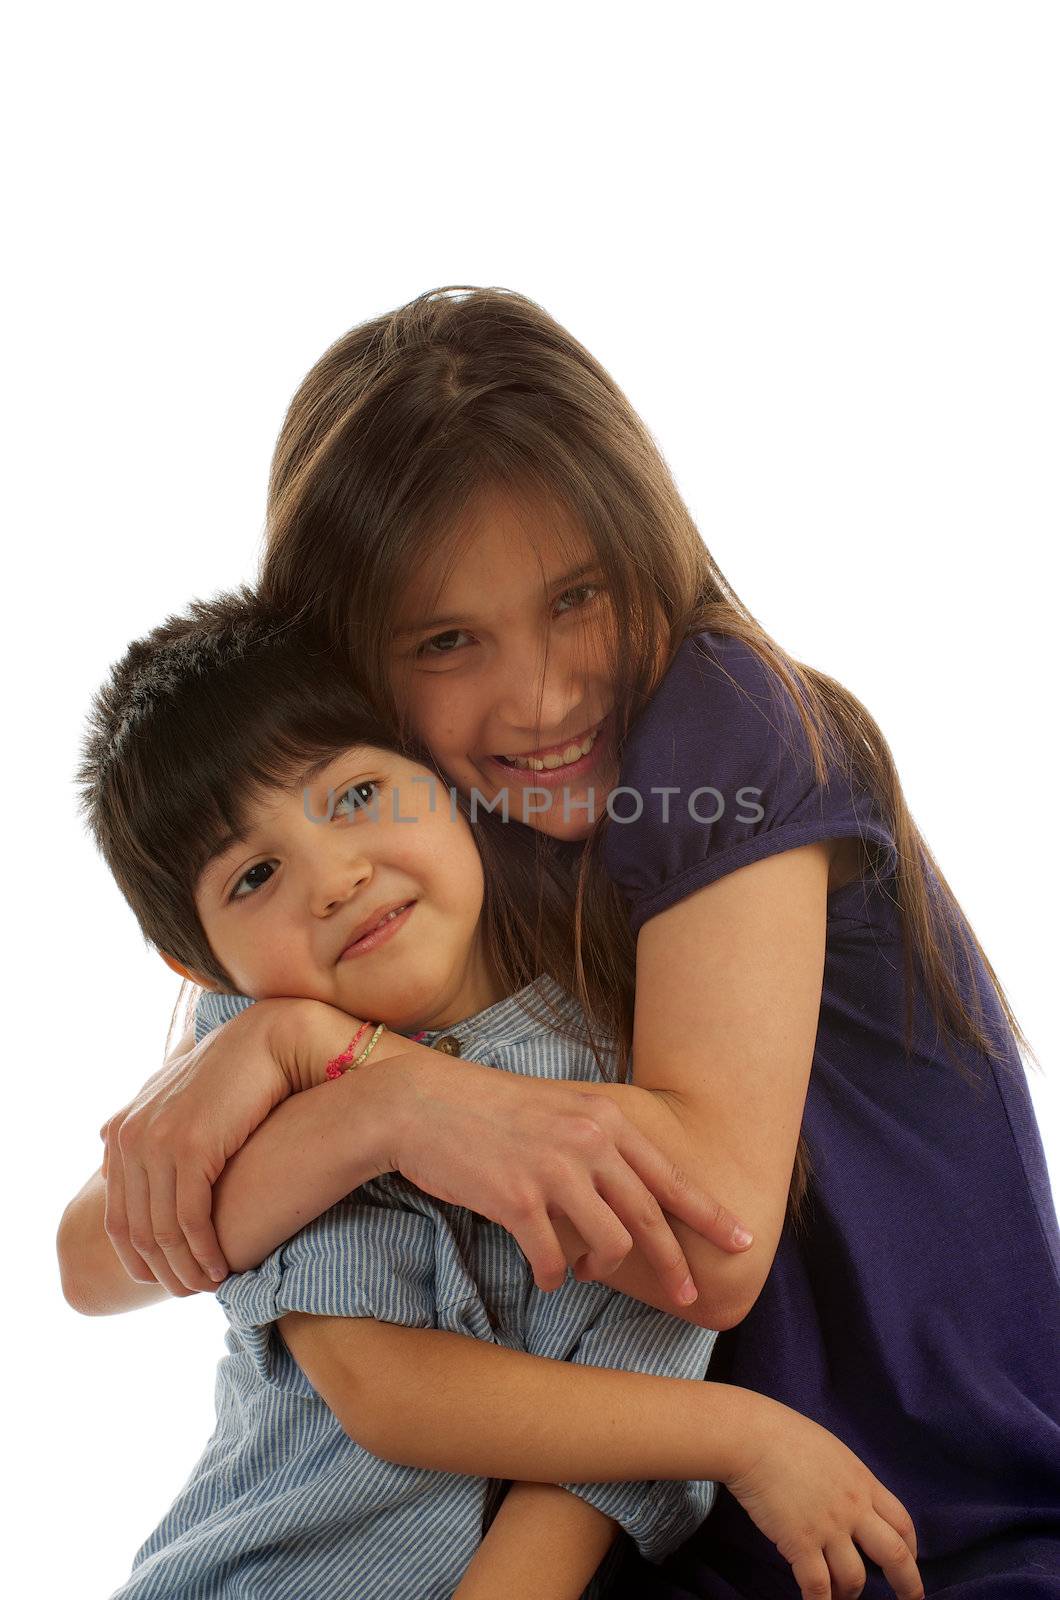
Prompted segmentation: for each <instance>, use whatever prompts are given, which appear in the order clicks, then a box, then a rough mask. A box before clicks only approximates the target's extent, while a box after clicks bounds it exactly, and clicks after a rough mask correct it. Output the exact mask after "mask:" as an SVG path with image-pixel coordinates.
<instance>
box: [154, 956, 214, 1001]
mask: <svg viewBox="0 0 1060 1600" xmlns="http://www.w3.org/2000/svg"><path fill="white" fill-rule="evenodd" d="M158 953H159V955H160V956H161V957H162V960H163V961H164V962H165V964H166V966H167V967H169V968H170V969H171V971H173V972H176V973H179V975H180V976H181V977H182V978H187V980H188V982H189V983H197V984H198V985H199V988H200V989H213V990H216V991H217V993H220V990H218V988H217V985H216V983H214V981H213V979H212V978H204V977H203V976H202V974H201V973H199V972H194V971H193V970H192V968H191V967H184V966H181V964H180V962H179V961H178V960H177V959H176V957H175V956H167V955H166V952H165V951H164V950H160V951H159V952H158Z"/></svg>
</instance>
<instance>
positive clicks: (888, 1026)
mask: <svg viewBox="0 0 1060 1600" xmlns="http://www.w3.org/2000/svg"><path fill="white" fill-rule="evenodd" d="M830 776H832V780H833V781H831V782H830V783H829V784H828V786H827V787H826V788H822V787H821V786H819V785H817V784H816V782H815V779H814V774H813V772H812V769H811V767H810V757H809V751H808V745H807V743H806V740H805V735H804V733H803V730H802V725H801V723H800V721H799V719H798V714H797V712H796V711H795V709H794V703H793V702H792V700H791V699H790V697H789V696H788V695H787V694H786V692H785V691H784V690H783V688H782V687H780V686H779V685H777V684H776V683H775V680H774V679H773V677H772V675H771V674H770V673H769V672H768V671H767V670H766V669H765V668H764V667H763V666H762V665H761V664H760V662H759V661H758V659H757V657H756V656H755V655H754V654H753V652H752V651H751V650H750V649H749V648H748V647H747V646H746V645H744V644H742V643H740V642H738V641H735V640H731V639H725V638H722V637H720V636H718V635H715V634H710V633H701V634H698V635H695V636H693V637H692V638H689V639H687V640H686V641H685V643H684V644H683V645H682V647H681V649H680V650H679V651H678V653H677V655H676V657H675V660H674V662H673V664H672V665H671V667H670V670H669V672H668V673H667V675H666V677H665V679H664V680H663V682H662V683H661V685H660V686H659V688H658V689H657V691H656V693H655V695H654V696H653V697H652V699H651V701H650V702H649V704H648V705H647V706H646V708H645V709H644V710H643V711H642V712H641V714H640V716H639V718H638V719H637V721H636V723H635V724H634V726H633V728H632V729H631V732H630V736H629V738H628V740H627V743H626V748H625V750H624V752H623V763H622V777H621V782H622V785H624V786H628V788H629V789H630V790H631V791H633V792H632V793H629V794H625V795H622V794H619V795H616V796H614V797H613V800H612V806H613V812H614V814H615V815H616V816H618V815H623V814H626V815H629V816H631V817H635V820H632V821H629V822H626V823H619V822H614V821H613V822H612V823H611V825H610V826H609V828H608V831H607V835H606V839H605V842H604V865H605V867H606V870H607V871H608V873H609V875H610V876H611V877H612V878H613V880H614V881H615V883H616V884H617V885H618V887H619V888H620V890H621V891H622V893H623V895H624V896H625V898H626V900H627V902H628V905H629V909H630V917H631V923H632V927H633V930H634V932H637V931H638V930H639V929H640V927H641V926H642V924H643V923H644V922H646V921H647V919H648V918H649V917H652V916H654V915H655V914H656V913H657V912H659V911H662V910H664V909H665V908H666V907H667V906H671V905H673V904H675V903H676V902H677V901H679V900H681V899H682V898H683V897H684V896H685V895H688V894H691V893H692V892H693V891H694V890H695V889H698V888H701V887H702V886H703V885H704V884H708V883H711V882H713V881H714V879H716V878H720V877H723V876H724V875H725V874H726V873H728V872H733V871H735V870H736V869H737V868H738V867H742V866H746V865H747V863H749V862H751V861H758V860H760V859H762V858H763V857H765V856H770V855H774V854H777V853H778V852H780V851H782V850H791V849H794V848H796V847H797V846H799V845H803V844H807V843H810V842H811V841H813V840H820V839H832V838H839V837H844V836H846V837H851V836H852V837H860V838H861V839H863V840H864V841H865V843H866V845H867V846H868V850H869V853H870V855H871V856H872V858H873V861H874V866H875V875H873V874H869V875H868V876H866V877H865V878H862V879H856V880H855V881H854V882H852V883H849V884H847V885H845V886H844V887H842V888H840V889H838V890H836V891H835V892H833V893H832V894H830V895H829V896H828V902H827V947H826V958H825V969H824V988H823V994H822V1001H821V1014H820V1024H819V1029H818V1033H817V1042H816V1047H815V1051H814V1059H813V1070H812V1072H811V1075H810V1084H809V1092H808V1096H807V1101H806V1111H805V1117H804V1121H803V1133H804V1134H805V1137H806V1140H807V1143H808V1146H809V1154H810V1160H811V1163H812V1169H813V1178H812V1182H811V1188H810V1194H809V1201H808V1211H807V1216H808V1226H807V1227H806V1228H805V1230H804V1231H803V1232H802V1234H801V1235H799V1234H795V1233H793V1232H792V1230H791V1229H790V1227H788V1226H787V1225H785V1228H784V1231H783V1233H782V1236H781V1240H780V1245H779V1248H778V1250H777V1255H776V1259H775V1262H774V1265H773V1268H772V1270H771V1272H770V1274H769V1277H768V1279H767V1281H766V1284H765V1287H764V1288H763V1290H762V1293H761V1295H760V1296H759V1298H758V1300H757V1302H756V1303H755V1305H754V1307H753V1309H752V1310H751V1312H750V1314H749V1315H748V1316H747V1317H746V1319H745V1320H744V1321H743V1322H742V1323H741V1324H740V1325H739V1326H738V1327H737V1328H734V1329H733V1330H731V1331H730V1332H729V1333H726V1334H723V1335H722V1336H721V1337H720V1338H719V1341H718V1345H717V1351H716V1355H715V1358H714V1360H713V1362H712V1364H711V1373H710V1376H711V1377H712V1378H715V1379H717V1378H722V1379H727V1380H729V1381H730V1382H733V1383H738V1384H740V1385H743V1386H745V1387H747V1388H750V1389H755V1390H758V1391H759V1392H760V1393H763V1394H768V1395H772V1396H774V1397H775V1398H776V1399H778V1400H782V1401H783V1402H784V1403H785V1404H786V1405H789V1406H792V1407H794V1409H795V1410H797V1411H800V1412H802V1413H803V1415H804V1416H808V1417H812V1418H813V1419H814V1420H815V1421H817V1422H819V1423H821V1424H822V1425H823V1426H824V1427H826V1428H829V1429H830V1430H831V1431H832V1432H833V1433H834V1434H836V1435H837V1436H838V1437H839V1438H840V1439H842V1440H843V1441H844V1443H845V1444H847V1445H848V1446H849V1447H850V1448H851V1449H852V1450H854V1451H855V1452H856V1453H857V1454H858V1455H859V1456H860V1457H861V1458H862V1460H863V1461H864V1462H865V1463H866V1465H867V1466H869V1467H870V1468H871V1470H872V1471H873V1472H874V1473H875V1474H876V1475H877V1477H879V1478H880V1479H881V1480H882V1481H883V1482H884V1483H885V1484H886V1485H887V1486H888V1487H889V1488H890V1489H891V1490H892V1491H893V1492H894V1493H895V1494H897V1495H898V1497H899V1499H900V1500H902V1501H903V1503H904V1504H905V1506H906V1507H907V1509H908V1510H909V1512H910V1514H911V1516H912V1517H913V1521H914V1523H915V1525H916V1529H917V1536H918V1540H919V1561H920V1570H921V1573H922V1575H923V1578H924V1582H925V1586H926V1589H927V1592H928V1594H929V1595H931V1596H939V1597H943V1596H945V1597H947V1600H957V1597H960V1600H1032V1597H1033V1600H1045V1597H1046V1596H1051V1597H1054V1600H1055V1597H1057V1596H1060V1235H1058V1230H1057V1221H1056V1214H1055V1211H1054V1208H1053V1204H1052V1199H1051V1196H1050V1192H1049V1184H1048V1178H1047V1173H1046V1167H1045V1159H1044V1155H1043V1151H1042V1145H1041V1140H1040V1137H1039V1134H1038V1129H1037V1125H1036V1123H1035V1120H1034V1113H1033V1110H1032V1106H1031V1102H1030V1099H1029V1096H1028V1092H1027V1086H1026V1081H1025V1078H1024V1072H1023V1067H1022V1064H1021V1061H1020V1057H1019V1053H1018V1050H1017V1047H1016V1044H1015V1041H1014V1040H1013V1039H1012V1037H1011V1032H1010V1031H1009V1030H1008V1028H1007V1025H1006V1024H1005V1021H1004V1017H1003V1014H1002V1013H1001V1011H1000V1008H999V1007H998V1005H997V1002H996V999H995V998H994V997H993V995H992V991H991V990H990V989H989V988H988V983H987V979H986V975H985V973H984V972H983V971H982V968H981V964H979V965H978V966H977V969H976V970H975V971H974V972H971V973H964V974H962V977H961V981H962V983H965V984H967V983H968V982H974V983H976V984H978V985H979V987H980V988H981V990H982V992H983V993H984V995H985V996H986V997H987V1001H988V1004H989V1007H990V1012H989V1014H990V1016H991V1018H992V1019H993V1022H994V1024H995V1026H996V1028H997V1033H998V1037H999V1039H1001V1040H1002V1041H1003V1044H1002V1050H1001V1059H1000V1060H994V1061H992V1062H991V1061H990V1060H988V1059H986V1058H985V1057H984V1056H982V1055H979V1054H977V1053H976V1052H974V1051H972V1050H971V1049H970V1048H969V1047H958V1046H953V1047H952V1048H953V1049H954V1050H955V1051H959V1054H960V1059H961V1061H962V1063H963V1064H964V1065H965V1066H966V1068H967V1070H965V1071H959V1070H957V1068H955V1067H954V1066H953V1065H952V1064H951V1063H950V1062H949V1061H948V1060H947V1058H946V1056H945V1053H944V1051H943V1049H942V1046H941V1044H940V1042H939V1041H938V1039H937V1037H936V1028H935V1024H934V1021H933V1020H932V1019H931V1017H930V1015H929V1012H928V1009H927V1006H926V1002H925V1000H924V998H923V996H922V995H920V994H919V993H918V994H917V998H916V1011H915V1019H916V1031H915V1034H914V1047H913V1055H912V1057H911V1059H910V1061H909V1062H908V1063H907V1062H906V1061H905V1060H904V1059H903V1051H902V1044H903V1035H904V1027H905V1007H904V991H903V980H902V949H901V930H900V926H899V923H898V918H897V911H896V907H895V904H894V900H893V898H892V897H893V893H894V879H893V874H894V869H895V863H896V859H897V857H896V849H895V845H894V841H893V839H892V838H891V836H890V833H889V832H888V830H887V828H886V826H885V824H884V823H883V821H882V818H881V816H880V814H879V811H878V810H877V808H876V806H875V803H874V802H873V801H872V800H871V798H870V797H869V796H868V795H866V794H865V793H863V792H861V791H859V790H855V791H854V792H853V793H852V792H851V789H850V780H844V779H843V778H842V777H840V776H838V775H835V774H830ZM653 788H655V789H663V788H670V789H672V790H675V791H677V792H676V793H671V794H669V795H665V796H664V795H662V794H653V793H652V790H653ZM748 790H752V791H760V792H759V793H751V794H748V793H747V791H748ZM664 817H665V818H667V820H664ZM965 992H967V990H965ZM719 1198H721V1199H724V1196H720V1197H719ZM866 1567H867V1569H868V1571H869V1581H868V1585H867V1587H866V1589H865V1591H864V1594H865V1596H866V1600H875V1597H877V1596H883V1595H890V1594H891V1590H890V1588H889V1586H888V1585H887V1583H886V1581H885V1580H884V1578H883V1576H882V1574H881V1573H880V1571H879V1569H878V1568H876V1567H874V1566H873V1564H872V1563H871V1562H868V1561H866ZM609 1593H610V1594H612V1595H614V1596H622V1597H626V1596H636V1597H637V1600H650V1597H659V1600H662V1597H665V1600H686V1597H688V1600H691V1597H695V1600H708V1597H709V1600H734V1597H736V1596H740V1597H752V1600H772V1597H774V1596H776V1597H780V1596H784V1597H785V1600H792V1597H796V1600H797V1596H798V1589H797V1586H796V1585H795V1582H794V1580H793V1578H792V1576H791V1572H790V1569H789V1568H788V1566H787V1564H786V1563H785V1562H784V1561H783V1560H782V1559H781V1557H780V1556H779V1555H778V1553H777V1551H776V1550H775V1548H774V1547H773V1546H772V1544H770V1542H769V1541H768V1540H766V1539H765V1538H764V1537H763V1536H762V1535H761V1534H759V1532H758V1531H757V1529H756V1528H755V1527H754V1525H753V1524H752V1522H751V1521H750V1519H749V1518H748V1517H747V1516H746V1515H745V1513H744V1512H743V1510H742V1509H741V1507H740V1506H739V1505H738V1504H737V1502H736V1501H735V1500H733V1499H732V1497H731V1496H730V1495H729V1494H728V1493H727V1492H725V1491H722V1493H721V1494H720V1495H719V1499H718V1502H717V1505H716V1507H715V1509H714V1511H712V1513H711V1514H710V1515H709V1516H708V1517H707V1519H706V1521H705V1522H704V1524H703V1525H702V1527H701V1528H700V1529H699V1530H698V1531H697V1532H696V1533H695V1534H693V1536H692V1537H691V1538H690V1539H689V1540H688V1541H687V1542H686V1543H685V1544H684V1545H683V1546H682V1547H681V1549H680V1550H678V1551H677V1552H676V1553H675V1554H673V1555H672V1556H670V1557H669V1558H668V1559H667V1560H666V1562H665V1563H664V1564H663V1565H662V1567H654V1566H651V1565H649V1564H648V1563H646V1562H644V1561H643V1560H641V1559H640V1558H639V1557H638V1556H637V1555H636V1552H635V1551H634V1550H632V1549H629V1550H627V1551H626V1559H625V1562H624V1565H623V1567H622V1572H621V1575H620V1576H619V1578H618V1579H617V1580H616V1582H615V1583H614V1585H613V1586H612V1588H611V1589H610V1590H609Z"/></svg>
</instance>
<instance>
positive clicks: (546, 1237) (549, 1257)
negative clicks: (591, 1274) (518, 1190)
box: [497, 1205, 567, 1294]
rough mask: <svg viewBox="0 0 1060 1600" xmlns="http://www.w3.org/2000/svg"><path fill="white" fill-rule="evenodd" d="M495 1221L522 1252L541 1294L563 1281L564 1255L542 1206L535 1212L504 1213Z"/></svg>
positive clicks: (565, 1270)
mask: <svg viewBox="0 0 1060 1600" xmlns="http://www.w3.org/2000/svg"><path fill="white" fill-rule="evenodd" d="M497 1221H498V1222H499V1223H500V1225H501V1227H502V1228H506V1229H507V1230H508V1232H509V1233H510V1234H511V1236H512V1238H513V1239H514V1240H515V1242H516V1244H517V1245H518V1246H519V1248H520V1250H521V1251H522V1252H523V1255H524V1256H525V1257H526V1259H527V1262H528V1263H529V1266H530V1270H531V1272H532V1273H533V1275H534V1282H535V1284H536V1285H537V1287H538V1288H539V1289H540V1290H541V1291H542V1292H543V1293H544V1294H549V1293H550V1292H551V1291H552V1290H553V1289H558V1288H559V1287H560V1285H561V1284H562V1283H565V1282H566V1278H567V1258H566V1256H565V1255H564V1254H563V1249H562V1246H561V1245H560V1242H559V1239H558V1238H557V1236H556V1230H555V1228H554V1227H553V1226H552V1223H551V1222H550V1221H549V1216H548V1212H547V1211H546V1210H545V1207H544V1205H542V1206H541V1207H540V1210H539V1211H535V1212H533V1213H529V1212H524V1213H522V1214H520V1215H513V1214H508V1215H507V1216H505V1217H498V1218H497Z"/></svg>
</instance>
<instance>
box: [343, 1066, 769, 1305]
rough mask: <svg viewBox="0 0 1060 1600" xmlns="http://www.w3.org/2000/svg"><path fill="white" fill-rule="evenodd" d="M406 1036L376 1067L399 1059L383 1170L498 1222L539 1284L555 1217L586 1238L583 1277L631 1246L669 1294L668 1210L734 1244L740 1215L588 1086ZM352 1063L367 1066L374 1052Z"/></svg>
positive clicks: (681, 1264)
mask: <svg viewBox="0 0 1060 1600" xmlns="http://www.w3.org/2000/svg"><path fill="white" fill-rule="evenodd" d="M405 1048H406V1051H408V1052H409V1053H408V1054H407V1056H402V1057H399V1058H398V1059H397V1060H394V1061H392V1062H386V1061H382V1062H380V1063H379V1064H378V1071H379V1072H384V1071H386V1070H387V1069H388V1067H389V1068H391V1070H393V1069H394V1068H397V1067H401V1068H407V1070H405V1071H402V1072H401V1074H400V1078H401V1085H402V1088H401V1094H400V1097H395V1099H396V1101H397V1110H398V1120H397V1121H396V1122H395V1123H393V1124H392V1126H393V1129H394V1134H393V1140H392V1143H391V1145H390V1147H389V1149H388V1150H387V1151H386V1152H385V1153H383V1154H381V1160H380V1165H381V1167H382V1169H383V1170H389V1171H398V1172H400V1173H402V1174H403V1176H404V1177H406V1178H408V1180H409V1181H410V1182H411V1183H414V1184H416V1185H417V1187H418V1188H420V1189H423V1190H425V1191H426V1193H427V1194H431V1195H434V1196H435V1198H436V1199H439V1200H446V1201H449V1202H450V1203H451V1204H453V1205H458V1206H463V1207H465V1208H466V1209H468V1210H470V1211H475V1212H477V1213H478V1215H479V1216H483V1217H487V1218H489V1219H490V1221H492V1222H496V1223H499V1224H500V1226H501V1227H502V1228H506V1229H507V1231H508V1232H509V1233H510V1234H512V1236H513V1237H514V1239H515V1240H516V1242H517V1244H518V1245H519V1248H520V1249H521V1250H522V1252H523V1254H524V1256H525V1257H526V1259H527V1261H528V1262H529V1264H530V1267H531V1269H532V1271H533V1274H534V1282H535V1283H536V1284H537V1287H538V1288H539V1289H543V1290H550V1289H557V1288H558V1287H559V1286H560V1284H562V1283H563V1281H564V1280H565V1278H566V1275H567V1259H566V1256H565V1255H564V1252H563V1249H562V1248H561V1245H560V1242H559V1239H558V1237H557V1235H556V1230H555V1227H554V1226H553V1220H554V1219H555V1218H557V1217H568V1218H569V1219H570V1221H571V1222H572V1223H573V1224H574V1226H575V1228H576V1229H577V1230H578V1233H579V1234H580V1235H581V1237H582V1239H583V1240H584V1242H585V1244H586V1246H587V1247H588V1252H589V1254H588V1256H584V1257H582V1258H580V1260H579V1264H578V1274H577V1275H578V1277H579V1278H580V1279H582V1280H585V1279H588V1278H590V1277H593V1278H597V1277H598V1278H600V1279H607V1278H608V1277H610V1276H611V1275H612V1274H613V1273H614V1272H616V1271H617V1270H618V1268H619V1267H620V1266H621V1265H622V1263H623V1261H624V1260H625V1259H626V1257H627V1256H628V1255H629V1253H630V1251H631V1250H632V1249H633V1248H634V1246H635V1245H636V1246H638V1247H639V1248H640V1250H641V1251H642V1253H643V1255H644V1257H645V1259H646V1261H647V1262H648V1263H649V1264H650V1265H651V1267H652V1269H653V1270H654V1272H655V1275H656V1277H657V1278H658V1280H659V1282H660V1283H661V1284H662V1286H663V1289H664V1290H665V1291H666V1293H667V1294H668V1295H669V1296H670V1298H671V1299H672V1300H673V1301H674V1302H675V1303H676V1304H678V1305H685V1304H687V1300H686V1298H685V1296H684V1295H683V1294H682V1292H681V1291H682V1289H683V1287H684V1285H685V1283H686V1281H687V1280H688V1279H689V1278H690V1277H691V1273H690V1271H689V1266H688V1261H687V1260H686V1258H685V1254H684V1251H683V1250H682V1249H681V1246H680V1245H679V1243H678V1241H677V1239H676V1237H675V1235H674V1233H673V1231H672V1230H671V1228H670V1225H669V1223H668V1222H667V1220H666V1217H665V1216H664V1215H663V1212H664V1210H665V1211H668V1212H670V1213H671V1215H673V1216H675V1217H679V1218H680V1219H681V1221H683V1222H686V1223H687V1224H688V1225H689V1227H692V1228H695V1229H696V1231H697V1232H698V1233H700V1234H702V1235H703V1236H704V1237H705V1238H707V1239H709V1240H710V1241H711V1242H712V1243H714V1244H716V1245H717V1246H718V1247H719V1248H720V1249H723V1250H728V1251H733V1250H737V1249H739V1248H741V1246H739V1245H737V1244H736V1243H734V1238H733V1236H734V1232H735V1230H736V1226H737V1223H736V1219H735V1217H733V1216H732V1215H731V1214H730V1213H729V1212H727V1211H725V1210H723V1209H722V1207H721V1206H720V1205H718V1204H717V1202H716V1201H714V1200H712V1199H711V1198H710V1196H709V1195H705V1194H703V1193H701V1192H700V1191H699V1190H698V1189H696V1188H695V1187H694V1186H693V1185H692V1184H691V1183H690V1181H689V1179H688V1178H687V1176H686V1175H685V1174H684V1173H683V1172H681V1171H680V1170H679V1169H677V1168H676V1167H675V1166H674V1164H673V1162H671V1161H670V1160H668V1158H667V1157H666V1156H664V1155H663V1154H662V1153H661V1152H660V1150H659V1149H658V1148H657V1146H656V1145H654V1144H653V1143H652V1142H651V1140H650V1139H648V1138H647V1136H646V1135H645V1134H643V1133H642V1132H641V1130H640V1129H639V1128H638V1127H636V1126H635V1124H634V1123H633V1122H632V1121H630V1119H629V1118H627V1117H626V1116H625V1115H624V1114H623V1113H622V1112H621V1111H620V1110H619V1108H618V1106H617V1105H616V1104H615V1103H614V1101H612V1100H610V1099H609V1098H607V1097H606V1096H604V1095H599V1094H593V1092H592V1087H593V1086H592V1084H588V1083H569V1082H554V1081H552V1080H546V1079H538V1078H523V1077H520V1076H518V1075H517V1074H515V1073H511V1072H502V1071H498V1070H497V1069H495V1068H492V1067H487V1066H483V1065H481V1064H480V1063H478V1062H474V1061H464V1060H459V1059H454V1058H453V1057H450V1056H445V1055H441V1054H439V1053H437V1052H435V1051H432V1050H428V1049H426V1048H425V1047H423V1046H410V1045H408V1043H407V1042H406V1043H405ZM357 1070H358V1071H362V1072H363V1071H366V1070H373V1065H372V1060H371V1059H370V1060H369V1061H368V1062H366V1063H365V1066H364V1067H361V1068H358V1069H357ZM590 1257H591V1258H592V1260H591V1266H592V1271H591V1272H590V1270H589V1269H590V1260H589V1258H590Z"/></svg>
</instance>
